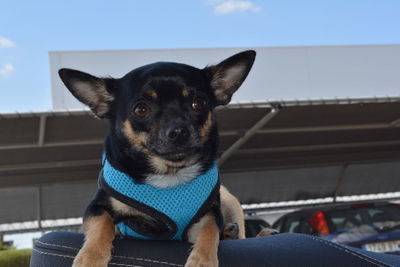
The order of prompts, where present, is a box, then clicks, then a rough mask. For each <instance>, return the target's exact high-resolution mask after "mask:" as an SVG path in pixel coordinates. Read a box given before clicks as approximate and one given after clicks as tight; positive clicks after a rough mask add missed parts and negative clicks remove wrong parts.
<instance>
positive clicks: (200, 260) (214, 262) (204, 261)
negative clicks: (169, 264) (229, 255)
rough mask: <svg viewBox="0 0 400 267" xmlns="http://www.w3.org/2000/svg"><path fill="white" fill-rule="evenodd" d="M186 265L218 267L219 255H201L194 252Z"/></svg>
mask: <svg viewBox="0 0 400 267" xmlns="http://www.w3.org/2000/svg"><path fill="white" fill-rule="evenodd" d="M185 267H218V257H217V255H201V254H200V253H193V252H192V253H190V255H189V258H188V260H187V261H186V264H185Z"/></svg>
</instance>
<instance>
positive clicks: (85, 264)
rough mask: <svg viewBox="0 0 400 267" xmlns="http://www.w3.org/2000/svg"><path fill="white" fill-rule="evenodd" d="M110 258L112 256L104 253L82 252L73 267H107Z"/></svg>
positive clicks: (77, 256)
mask: <svg viewBox="0 0 400 267" xmlns="http://www.w3.org/2000/svg"><path fill="white" fill-rule="evenodd" d="M110 257H111V255H106V254H104V253H95V252H89V251H85V250H81V251H79V253H78V255H76V257H75V259H74V263H73V264H72V267H107V266H108V261H109V260H110Z"/></svg>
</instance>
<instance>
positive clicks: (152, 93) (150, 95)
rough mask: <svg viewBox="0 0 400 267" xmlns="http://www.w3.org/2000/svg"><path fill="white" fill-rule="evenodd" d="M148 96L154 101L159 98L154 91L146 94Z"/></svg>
mask: <svg viewBox="0 0 400 267" xmlns="http://www.w3.org/2000/svg"><path fill="white" fill-rule="evenodd" d="M146 95H148V96H149V97H150V98H152V99H157V97H158V94H157V92H156V91H154V90H150V91H147V92H146Z"/></svg>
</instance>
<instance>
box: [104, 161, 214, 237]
mask: <svg viewBox="0 0 400 267" xmlns="http://www.w3.org/2000/svg"><path fill="white" fill-rule="evenodd" d="M99 186H100V188H102V189H103V190H104V191H106V192H107V193H108V194H110V195H111V196H112V197H114V198H116V199H118V200H119V201H121V202H123V203H125V204H127V205H129V206H132V207H134V208H136V209H137V210H139V211H140V212H143V213H145V214H147V215H149V216H151V217H153V218H155V219H157V220H159V221H161V222H163V223H165V225H166V226H167V227H168V229H169V231H168V233H165V234H162V235H161V236H154V235H153V236H149V233H144V232H143V231H141V230H140V229H132V228H135V227H134V226H131V225H127V224H126V223H125V222H123V221H122V222H118V223H117V227H118V229H119V232H120V233H121V234H122V235H124V236H130V237H134V238H140V239H166V240H170V239H173V240H186V239H187V230H188V228H189V227H190V226H191V225H192V224H193V223H195V222H196V221H197V220H198V219H199V218H200V217H201V216H203V215H204V213H205V212H207V211H208V210H209V209H210V207H211V205H212V204H213V202H214V201H215V200H216V198H217V196H218V193H219V178H218V167H217V165H216V164H215V163H214V164H213V165H212V167H211V168H210V169H209V170H208V171H206V172H205V173H203V174H201V175H199V176H198V177H196V178H195V179H193V180H191V181H190V182H188V183H185V184H181V185H178V186H175V187H171V188H158V187H154V186H152V185H149V184H143V183H138V182H136V181H135V179H134V178H133V177H131V176H129V175H127V174H125V173H123V172H121V171H119V170H117V169H115V168H114V167H113V166H112V165H111V164H110V162H109V161H108V160H107V159H106V157H103V169H102V173H101V174H100V178H99ZM140 232H142V233H140Z"/></svg>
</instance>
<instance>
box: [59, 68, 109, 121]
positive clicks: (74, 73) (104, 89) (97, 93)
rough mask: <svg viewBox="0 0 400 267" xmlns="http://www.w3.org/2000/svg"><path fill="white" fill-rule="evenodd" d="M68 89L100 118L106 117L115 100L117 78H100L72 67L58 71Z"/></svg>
mask: <svg viewBox="0 0 400 267" xmlns="http://www.w3.org/2000/svg"><path fill="white" fill-rule="evenodd" d="M58 74H59V75H60V78H61V80H62V81H63V83H64V84H65V86H66V87H67V88H68V90H69V91H70V92H71V93H72V94H73V95H74V96H75V97H76V98H77V99H78V100H79V101H81V102H82V103H84V104H86V105H88V106H89V107H90V109H91V110H92V111H93V113H94V114H95V115H96V116H97V117H99V118H106V117H107V116H108V115H109V113H110V108H111V103H112V102H113V101H114V93H115V90H116V89H115V84H116V82H115V79H112V78H98V77H95V76H93V75H90V74H88V73H85V72H81V71H78V70H72V69H60V70H59V71H58Z"/></svg>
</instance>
